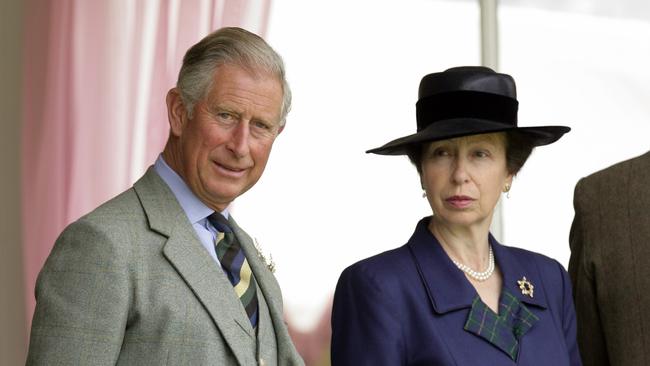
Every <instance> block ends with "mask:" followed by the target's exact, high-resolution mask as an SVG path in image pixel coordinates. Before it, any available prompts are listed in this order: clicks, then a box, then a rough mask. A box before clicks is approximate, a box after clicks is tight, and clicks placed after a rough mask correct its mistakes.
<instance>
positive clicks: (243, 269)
mask: <svg viewBox="0 0 650 366" xmlns="http://www.w3.org/2000/svg"><path fill="white" fill-rule="evenodd" d="M208 220H210V223H211V224H212V225H213V226H214V227H215V228H216V229H217V238H216V240H215V248H216V250H217V258H219V262H220V263H221V267H222V268H223V271H224V272H225V273H226V275H227V276H228V279H229V280H230V283H232V285H233V287H234V288H235V293H236V294H237V296H238V297H239V300H241V302H242V305H243V306H244V309H246V314H247V315H248V319H250V321H251V324H252V325H253V328H255V327H256V326H257V286H256V282H255V277H254V276H253V272H252V271H251V268H250V266H249V265H248V261H247V260H246V256H245V255H244V251H243V250H242V248H241V246H240V245H239V242H238V241H237V238H236V237H235V234H234V233H233V232H232V229H231V228H230V226H228V220H226V218H225V217H223V216H222V215H221V214H220V213H219V212H215V213H213V214H212V215H210V216H208Z"/></svg>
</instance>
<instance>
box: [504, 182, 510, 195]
mask: <svg viewBox="0 0 650 366" xmlns="http://www.w3.org/2000/svg"><path fill="white" fill-rule="evenodd" d="M503 192H504V193H505V194H506V198H510V184H506V186H505V187H503Z"/></svg>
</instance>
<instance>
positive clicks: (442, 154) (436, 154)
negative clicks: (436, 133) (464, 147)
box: [433, 149, 450, 156]
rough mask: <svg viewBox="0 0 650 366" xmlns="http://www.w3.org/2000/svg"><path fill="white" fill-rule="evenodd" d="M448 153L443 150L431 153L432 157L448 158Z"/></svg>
mask: <svg viewBox="0 0 650 366" xmlns="http://www.w3.org/2000/svg"><path fill="white" fill-rule="evenodd" d="M449 155H450V154H449V151H447V150H445V149H435V150H434V151H433V156H449Z"/></svg>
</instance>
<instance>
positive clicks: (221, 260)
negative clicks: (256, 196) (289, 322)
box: [27, 28, 303, 365]
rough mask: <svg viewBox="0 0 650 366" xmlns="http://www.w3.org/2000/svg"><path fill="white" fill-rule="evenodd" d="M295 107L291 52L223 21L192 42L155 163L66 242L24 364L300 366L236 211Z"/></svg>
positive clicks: (44, 283) (49, 268) (40, 289)
mask: <svg viewBox="0 0 650 366" xmlns="http://www.w3.org/2000/svg"><path fill="white" fill-rule="evenodd" d="M290 104H291V93H290V90H289V87H288V84H287V82H286V79H285V72H284V65H283V63H282V60H281V58H280V56H279V55H277V54H276V53H275V51H274V50H273V49H271V48H270V46H269V45H268V44H266V42H264V40H262V39H261V38H260V37H258V36H256V35H254V34H252V33H250V32H247V31H245V30H242V29H239V28H223V29H221V30H218V31H216V32H214V33H212V34H210V35H208V36H207V37H205V38H204V39H203V40H201V41H200V42H199V43H197V44H196V45H194V46H193V47H192V48H190V50H189V51H188V52H187V54H186V55H185V58H184V59H183V66H182V68H181V71H180V74H179V79H178V83H177V86H176V88H173V89H171V90H170V91H169V93H168V94H167V110H168V117H169V124H170V134H169V139H168V141H167V145H166V146H165V149H164V151H163V153H162V154H161V156H160V157H159V158H158V160H157V161H156V163H155V165H154V166H153V167H150V168H149V170H148V171H147V172H146V174H145V175H144V176H143V177H142V178H141V179H140V180H138V181H137V182H136V183H135V184H134V186H133V187H132V188H131V189H129V190H127V191H126V192H124V193H122V194H121V195H119V196H117V197H115V198H114V199H112V200H110V201H108V202H107V203H105V204H103V205H102V206H100V207H99V208H97V209H95V210H94V211H93V212H91V213H90V214H88V215H86V216H85V217H82V218H81V219H79V220H78V221H77V222H75V223H73V224H71V225H70V226H69V227H67V228H66V229H65V230H64V232H63V233H62V234H61V236H60V237H59V239H58V240H57V242H56V243H55V246H54V248H53V250H52V253H51V254H50V256H49V258H48V259H47V261H46V263H45V266H44V267H43V269H42V271H41V273H40V275H39V278H38V282H37V285H36V300H37V304H36V311H35V314H34V320H33V326H32V332H31V340H30V347H29V355H28V360H27V363H28V364H30V365H109V364H110V365H115V364H118V365H254V364H260V365H302V364H303V361H302V359H301V358H300V356H299V355H298V353H297V352H296V349H295V348H294V346H293V344H292V342H291V339H290V338H289V334H288V331H287V328H286V325H285V323H284V321H283V317H282V296H281V293H280V288H279V286H278V283H277V282H276V280H275V278H274V277H273V275H272V273H271V272H270V270H269V269H268V268H267V266H266V263H265V261H264V260H263V258H261V255H260V254H259V253H258V252H257V251H256V249H255V246H254V244H253V242H252V240H251V238H250V237H249V236H248V235H247V234H246V233H245V232H244V231H243V230H242V229H240V228H239V226H237V224H236V222H235V221H234V220H233V218H232V217H229V215H228V205H229V204H230V203H231V202H232V201H233V200H235V198H237V197H238V196H239V195H241V194H243V193H244V192H246V191H247V190H248V189H249V188H251V187H252V186H253V185H254V184H255V183H256V182H257V181H258V179H259V178H260V176H261V175H262V172H263V171H264V167H265V165H266V162H267V160H268V157H269V154H270V152H271V146H272V145H273V142H274V140H275V138H276V137H277V135H278V134H279V133H280V132H281V131H282V129H283V127H284V123H285V118H286V115H287V112H288V111H289V108H290Z"/></svg>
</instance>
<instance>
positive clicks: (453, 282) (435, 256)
mask: <svg viewBox="0 0 650 366" xmlns="http://www.w3.org/2000/svg"><path fill="white" fill-rule="evenodd" d="M430 220H431V217H425V218H423V219H422V220H420V222H419V223H418V224H417V226H416V228H415V232H414V233H413V235H412V236H411V238H410V239H409V241H408V243H407V246H408V248H409V250H410V252H411V254H412V256H413V260H414V262H415V265H416V267H417V271H418V273H419V275H420V278H421V280H422V282H423V284H424V287H425V289H426V291H427V296H428V297H429V301H430V302H431V305H432V307H433V309H434V310H435V312H436V313H438V314H443V313H447V312H450V311H454V310H458V309H462V308H470V307H471V306H472V301H473V300H474V298H476V296H478V293H477V292H476V290H475V289H474V287H473V286H472V285H471V283H470V282H469V281H468V280H467V278H465V275H464V274H463V272H461V271H460V270H458V268H457V267H456V265H454V263H453V262H452V261H451V259H450V258H449V257H448V256H447V254H446V253H445V251H444V250H443V249H442V246H441V245H440V242H438V240H437V239H436V237H435V236H434V235H433V234H432V233H431V232H430V231H429V229H428V227H427V226H428V224H429V222H430ZM489 241H490V244H491V245H492V250H493V252H494V258H495V261H496V264H497V266H498V268H499V270H500V271H501V273H502V275H503V287H504V288H507V289H508V291H510V292H511V293H512V294H513V295H515V296H516V297H517V298H518V299H519V300H520V301H522V302H524V303H525V304H530V305H534V306H538V307H540V308H544V309H545V308H546V307H547V306H546V298H545V296H544V293H543V291H542V289H541V287H542V286H541V281H540V279H539V275H538V273H537V268H536V267H535V266H534V264H533V263H532V262H531V263H527V264H524V263H523V262H522V261H523V260H524V258H523V255H519V254H518V252H516V251H514V250H513V249H512V248H508V247H505V246H503V245H501V244H499V243H498V242H497V241H496V240H495V239H494V237H492V235H490V236H489ZM524 276H526V279H527V280H528V281H529V282H530V283H532V284H533V286H537V285H539V287H536V289H538V291H535V292H534V296H533V297H532V298H531V297H529V296H526V295H523V294H522V291H521V290H520V289H519V285H518V283H517V281H518V280H521V279H522V278H523V277H524Z"/></svg>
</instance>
